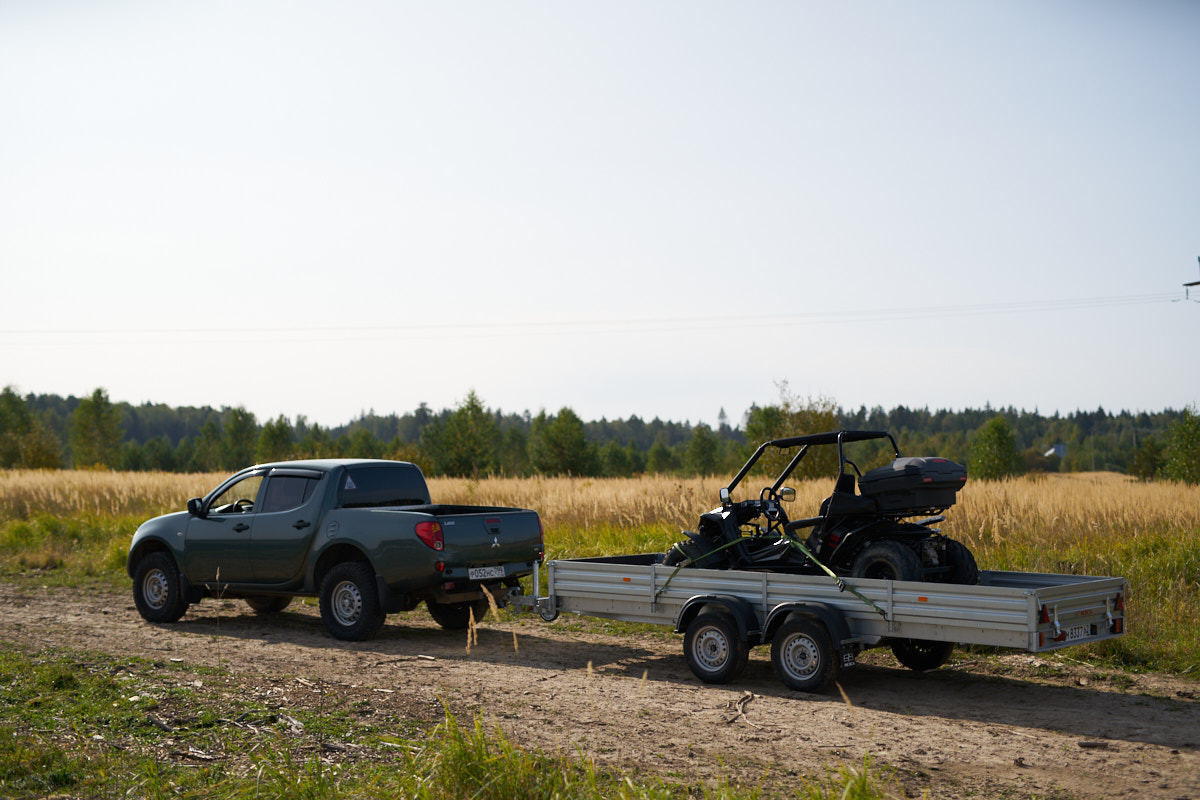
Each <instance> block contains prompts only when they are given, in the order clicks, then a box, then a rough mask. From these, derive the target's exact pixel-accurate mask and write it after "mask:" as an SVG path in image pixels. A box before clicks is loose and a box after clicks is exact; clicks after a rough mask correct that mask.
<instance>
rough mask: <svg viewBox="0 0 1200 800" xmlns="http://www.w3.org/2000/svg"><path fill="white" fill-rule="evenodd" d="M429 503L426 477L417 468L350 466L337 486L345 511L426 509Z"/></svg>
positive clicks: (339, 498)
mask: <svg viewBox="0 0 1200 800" xmlns="http://www.w3.org/2000/svg"><path fill="white" fill-rule="evenodd" d="M428 503H429V488H428V487H427V486H426V485H425V477H424V476H423V475H421V471H420V470H419V469H416V468H415V467H400V466H386V467H384V466H379V467H376V466H372V467H350V468H348V469H347V470H346V472H345V474H343V475H342V480H341V482H340V483H339V485H338V505H339V506H341V507H342V508H370V507H378V506H423V505H428Z"/></svg>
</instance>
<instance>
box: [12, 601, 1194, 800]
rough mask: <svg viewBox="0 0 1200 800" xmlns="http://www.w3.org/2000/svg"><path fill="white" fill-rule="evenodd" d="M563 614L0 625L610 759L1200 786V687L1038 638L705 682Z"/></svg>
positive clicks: (719, 768)
mask: <svg viewBox="0 0 1200 800" xmlns="http://www.w3.org/2000/svg"><path fill="white" fill-rule="evenodd" d="M596 629H597V626H594V625H586V624H585V625H581V624H579V622H578V621H572V620H571V619H568V618H563V619H560V620H558V621H557V622H554V623H550V624H547V623H544V622H542V621H540V620H537V619H536V618H532V617H530V618H520V619H515V620H510V621H506V622H494V621H491V620H489V621H486V622H485V623H484V624H483V625H482V626H481V628H480V629H479V631H478V643H477V644H476V645H474V646H473V647H472V648H471V650H470V652H469V653H468V652H467V651H466V647H465V645H466V641H465V635H463V634H458V633H448V632H444V631H442V630H440V629H439V628H437V627H436V626H435V625H434V623H433V622H432V621H431V620H430V619H429V618H428V616H426V615H425V614H424V613H422V612H412V613H410V614H398V615H394V616H392V617H389V618H388V624H387V625H386V626H385V627H384V629H383V631H382V632H381V634H380V636H379V637H378V638H377V639H374V640H372V641H369V642H363V643H347V642H339V641H336V640H334V639H332V638H330V637H329V636H328V635H327V634H326V633H325V631H324V628H323V627H322V626H321V622H320V618H319V615H318V614H317V612H316V609H315V608H314V607H313V606H311V605H305V604H301V603H296V604H293V606H292V607H291V608H289V609H288V610H287V611H285V612H284V613H282V614H279V615H276V616H274V617H271V618H264V617H259V616H256V615H254V614H252V613H251V612H250V611H249V609H247V608H246V606H245V605H244V604H242V603H240V602H237V601H223V602H217V601H212V600H206V601H205V602H204V603H202V604H200V605H197V606H193V607H192V608H191V609H190V610H189V612H188V613H187V615H186V616H185V617H184V618H183V619H182V620H181V621H180V622H178V623H176V624H174V625H164V626H155V625H149V624H147V623H145V622H143V621H142V619H141V618H140V617H139V616H138V615H137V612H136V611H135V610H134V608H133V603H132V600H131V598H130V597H129V595H128V593H114V592H111V591H104V590H99V591H98V590H95V589H57V588H51V589H47V588H44V587H38V586H30V585H24V584H23V585H17V584H12V583H0V639H3V640H5V641H9V642H13V643H16V644H19V645H21V646H24V647H29V648H40V647H43V646H60V647H68V648H74V649H77V650H91V651H103V652H108V653H113V654H120V655H138V656H144V657H147V658H151V659H165V658H168V657H170V658H172V659H182V660H183V661H184V663H187V664H195V665H204V666H220V667H223V668H225V669H227V670H230V671H232V672H233V673H235V674H238V675H243V676H247V677H248V678H252V679H259V680H263V681H268V680H278V679H279V678H281V677H289V678H297V679H300V680H302V681H317V680H319V681H322V682H325V683H326V684H328V685H332V686H335V687H343V688H344V690H345V691H346V692H353V691H378V690H390V692H389V694H391V695H394V696H395V697H396V698H397V700H398V701H401V702H402V703H408V704H409V705H411V706H412V707H417V706H421V707H431V706H432V707H434V708H438V700H439V698H444V699H445V700H446V701H448V702H449V704H450V705H451V707H452V708H454V709H456V710H459V711H469V710H471V709H478V710H480V711H481V712H482V714H483V715H484V717H485V719H487V720H488V721H489V722H491V723H498V724H500V725H501V726H502V727H503V728H504V729H505V730H506V731H507V732H509V733H510V734H511V735H512V736H513V738H514V739H515V740H516V741H518V742H523V743H526V744H527V745H529V746H531V747H537V748H541V749H542V750H545V751H548V752H559V751H565V752H568V753H570V752H573V751H574V747H575V746H576V745H578V746H579V747H580V748H581V750H582V751H583V752H584V753H585V754H586V755H588V756H590V757H592V758H594V759H595V761H596V762H597V764H599V765H602V766H610V767H614V768H619V769H625V770H636V771H638V772H646V771H652V772H657V773H661V774H663V775H667V776H686V777H687V778H688V779H704V778H709V777H717V776H720V775H723V774H733V775H736V776H738V777H740V778H744V779H747V780H750V781H752V782H754V781H758V780H759V779H763V780H764V781H765V783H766V785H767V786H768V787H770V788H772V789H779V790H783V789H790V788H794V787H795V785H796V784H797V783H798V781H799V778H798V776H800V775H808V776H812V775H822V774H823V773H824V768H825V767H826V766H827V765H837V764H838V763H839V762H841V761H846V762H848V763H858V762H859V761H861V758H862V756H863V754H864V753H867V752H869V753H870V754H871V756H872V758H873V760H874V763H875V764H876V765H877V766H880V765H886V766H887V767H890V768H892V769H893V770H894V771H895V772H894V778H893V779H892V786H893V790H894V791H895V792H896V793H897V794H907V795H909V796H914V797H919V796H920V795H921V793H922V791H923V790H925V789H929V790H930V791H931V796H933V797H935V798H958V797H964V798H965V797H1008V798H1020V797H1035V796H1036V797H1062V798H1066V797H1071V798H1108V797H1136V798H1170V799H1172V800H1173V799H1174V798H1194V799H1195V800H1200V703H1198V702H1197V694H1198V693H1200V685H1198V684H1197V683H1195V682H1188V681H1181V680H1179V679H1176V678H1172V677H1168V676H1161V675H1129V674H1127V673H1119V672H1114V671H1112V670H1104V669H1097V668H1095V667H1091V666H1086V665H1083V664H1072V663H1069V662H1068V663H1066V664H1060V663H1052V662H1049V661H1047V660H1045V659H1041V658H1038V657H1034V656H1032V655H1031V654H1027V653H1026V654H1015V655H1005V656H1001V657H996V656H980V657H978V658H972V657H971V656H967V658H966V660H959V661H958V662H957V663H955V664H953V665H951V666H949V667H946V668H943V669H941V670H938V671H936V672H933V673H927V674H917V673H913V672H910V671H908V670H906V669H903V668H899V667H898V666H896V665H895V662H894V661H893V660H892V659H891V656H890V654H888V653H887V652H886V651H882V652H880V653H877V654H875V653H872V654H867V656H865V657H864V661H865V662H869V663H864V664H861V665H860V666H858V667H856V668H854V669H852V670H848V671H846V672H843V673H842V677H841V681H840V685H841V688H842V690H843V691H844V692H845V697H843V696H842V694H841V693H840V692H839V691H838V690H837V689H834V690H832V691H830V692H828V693H825V694H820V695H805V694H799V693H796V692H792V691H790V690H788V689H786V688H784V687H783V685H782V684H780V683H779V681H778V680H777V679H776V678H775V675H774V673H773V672H772V670H771V664H770V660H769V654H768V652H767V650H766V649H765V648H759V649H757V650H756V651H755V652H754V654H753V656H752V658H751V662H750V666H749V668H748V669H747V671H746V674H745V675H744V676H743V677H742V678H741V679H740V680H739V681H738V682H737V683H735V684H732V685H730V686H726V687H714V686H707V685H704V684H701V683H699V682H698V681H697V680H696V679H695V678H694V677H693V676H692V674H691V672H690V671H688V669H687V667H686V665H685V664H684V661H683V656H682V648H681V641H680V638H679V637H671V636H662V635H655V634H653V633H646V634H637V635H632V636H629V635H625V636H612V635H606V634H603V633H598V632H596Z"/></svg>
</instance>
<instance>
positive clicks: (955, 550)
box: [946, 539, 979, 586]
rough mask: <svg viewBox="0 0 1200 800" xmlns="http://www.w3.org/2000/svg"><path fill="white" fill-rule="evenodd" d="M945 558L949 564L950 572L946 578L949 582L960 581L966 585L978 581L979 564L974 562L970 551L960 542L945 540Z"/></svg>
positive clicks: (972, 584) (971, 584)
mask: <svg viewBox="0 0 1200 800" xmlns="http://www.w3.org/2000/svg"><path fill="white" fill-rule="evenodd" d="M946 560H947V561H948V562H950V563H949V566H950V574H949V575H948V576H947V580H949V581H950V583H961V584H964V585H966V586H974V585H975V584H977V583H979V566H978V565H976V563H975V556H973V555H971V551H970V550H968V549H967V546H966V545H965V544H963V543H962V542H956V541H954V540H953V539H950V540H948V541H947V542H946Z"/></svg>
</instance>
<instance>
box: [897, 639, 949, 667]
mask: <svg viewBox="0 0 1200 800" xmlns="http://www.w3.org/2000/svg"><path fill="white" fill-rule="evenodd" d="M953 652H954V642H930V641H927V640H925V639H900V640H899V641H895V642H892V655H894V656H895V657H896V660H897V661H899V662H900V663H901V664H903V665H904V666H906V667H908V668H909V669H911V670H916V671H917V672H928V671H929V670H931V669H937V668H938V667H940V666H941V665H942V664H945V663H946V662H947V661H949V660H950V654H951V653H953Z"/></svg>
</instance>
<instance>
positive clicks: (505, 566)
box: [126, 459, 545, 641]
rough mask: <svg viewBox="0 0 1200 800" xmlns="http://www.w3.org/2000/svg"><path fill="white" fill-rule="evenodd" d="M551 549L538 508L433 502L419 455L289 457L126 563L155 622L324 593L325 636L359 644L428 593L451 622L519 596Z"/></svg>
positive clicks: (144, 529) (256, 469)
mask: <svg viewBox="0 0 1200 800" xmlns="http://www.w3.org/2000/svg"><path fill="white" fill-rule="evenodd" d="M544 549H545V546H544V539H543V532H542V523H541V520H540V518H539V517H538V515H537V513H536V512H534V511H529V510H526V509H519V508H499V507H491V506H454V505H435V504H433V503H432V501H431V499H430V496H429V487H428V486H427V485H426V483H425V476H424V475H422V474H421V470H420V469H419V468H418V467H417V466H416V465H415V464H410V463H408V462H404V461H384V460H373V459H371V460H365V459H322V460H310V461H283V462H277V463H271V464H258V465H256V466H253V467H248V468H246V469H244V470H242V471H241V472H238V473H237V474H235V475H233V476H232V477H230V478H229V479H227V480H226V481H225V482H223V483H222V484H220V485H219V486H217V487H216V488H215V489H213V490H212V491H211V492H209V493H208V494H207V495H205V496H204V497H194V498H192V499H191V500H188V502H187V510H186V511H180V512H176V513H174V514H167V515H165V516H161V517H155V518H154V519H151V520H149V521H147V522H145V523H143V524H142V525H141V526H140V527H138V529H137V531H136V532H135V533H134V535H133V541H132V542H131V544H130V547H129V557H128V560H127V562H126V572H128V574H129V577H130V578H132V579H133V599H134V604H135V605H136V606H137V610H138V612H139V613H140V614H141V615H142V617H143V618H144V619H146V620H147V621H148V622H155V623H164V622H175V621H177V620H178V619H179V618H180V617H182V616H183V615H184V613H186V611H187V609H188V606H189V605H191V604H192V603H198V602H200V601H201V600H202V599H204V598H206V597H220V598H230V597H232V598H242V599H244V600H245V601H246V602H247V604H249V606H250V607H251V608H252V609H253V610H254V611H256V612H258V613H262V614H271V613H275V612H278V611H281V610H283V609H284V608H285V607H286V606H287V605H288V604H289V603H290V602H291V600H292V598H293V597H312V596H316V597H318V598H319V601H320V608H321V619H322V621H323V622H324V623H325V627H326V628H327V629H328V630H329V632H330V633H331V634H332V635H333V636H334V637H336V638H338V639H344V640H349V641H360V640H363V639H367V638H370V637H371V636H372V635H374V634H375V633H376V632H378V630H379V628H380V627H381V626H382V625H383V621H384V617H385V616H386V615H387V614H390V613H395V612H400V611H410V610H412V609H413V608H415V607H416V606H417V605H418V604H419V603H421V602H424V603H425V605H426V606H427V608H428V609H429V613H430V615H431V616H432V617H433V618H434V620H435V621H437V623H438V624H439V625H441V626H442V627H443V628H446V629H461V628H465V627H466V626H467V625H468V624H469V622H470V619H471V618H472V616H473V617H474V619H476V620H478V619H481V618H482V617H483V616H484V615H485V614H486V613H487V610H488V608H489V607H490V605H491V603H492V602H496V603H498V604H501V605H502V604H504V602H505V601H506V600H507V598H508V596H510V595H511V594H516V593H519V591H520V589H519V585H518V580H519V578H520V577H521V576H523V575H528V574H529V573H530V572H532V570H533V567H534V564H536V563H540V562H541V560H542V558H543V553H544ZM485 592H486V593H487V594H485ZM488 594H490V595H491V598H489V597H488V596H487V595H488Z"/></svg>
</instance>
